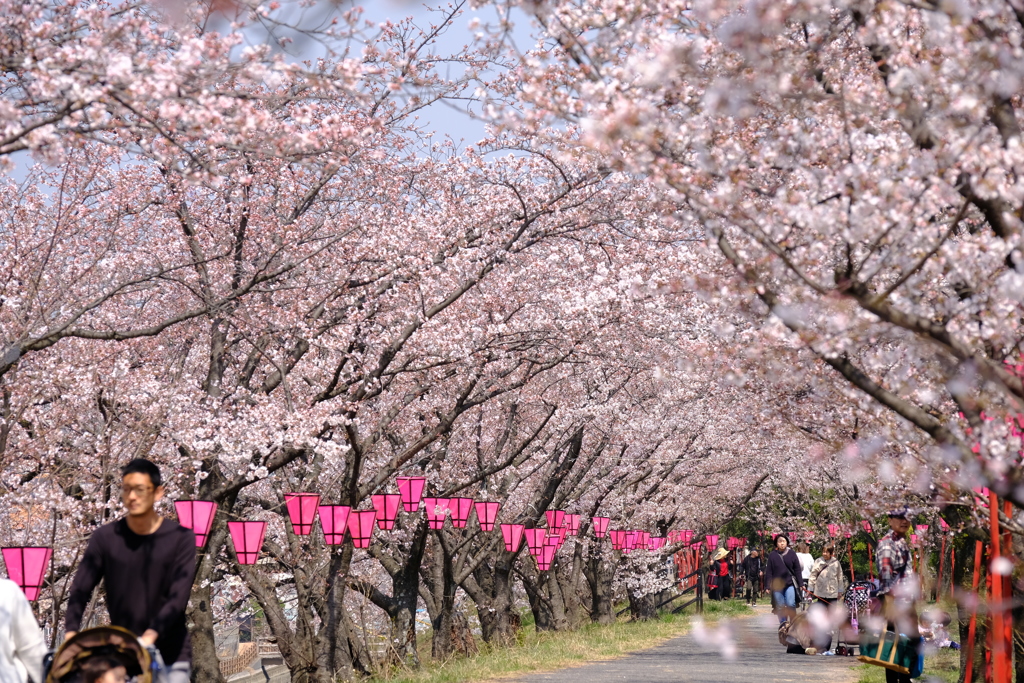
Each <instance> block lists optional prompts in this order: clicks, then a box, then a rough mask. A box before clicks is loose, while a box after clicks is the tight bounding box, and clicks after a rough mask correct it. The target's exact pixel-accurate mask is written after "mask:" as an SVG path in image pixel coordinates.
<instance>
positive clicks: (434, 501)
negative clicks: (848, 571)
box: [423, 497, 448, 531]
mask: <svg viewBox="0 0 1024 683" xmlns="http://www.w3.org/2000/svg"><path fill="white" fill-rule="evenodd" d="M423 508H424V509H425V510H426V512H427V525H428V526H429V527H430V528H431V529H433V530H434V531H438V530H440V529H443V528H444V517H445V515H446V514H447V512H448V499H447V498H429V497H428V498H424V499H423Z"/></svg>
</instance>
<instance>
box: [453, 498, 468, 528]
mask: <svg viewBox="0 0 1024 683" xmlns="http://www.w3.org/2000/svg"><path fill="white" fill-rule="evenodd" d="M451 510H452V526H453V527H455V528H456V529H465V528H466V522H468V521H469V513H471V512H472V511H473V499H472V498H452V499H451Z"/></svg>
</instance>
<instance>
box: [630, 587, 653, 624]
mask: <svg viewBox="0 0 1024 683" xmlns="http://www.w3.org/2000/svg"><path fill="white" fill-rule="evenodd" d="M628 593H629V613H630V617H631V619H632V620H633V621H650V620H652V619H657V618H658V594H657V593H648V594H647V595H636V594H635V593H633V591H629V592H628Z"/></svg>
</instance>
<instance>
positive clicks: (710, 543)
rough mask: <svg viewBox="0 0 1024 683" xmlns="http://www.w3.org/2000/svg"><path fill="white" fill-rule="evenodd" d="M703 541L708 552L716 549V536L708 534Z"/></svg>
mask: <svg viewBox="0 0 1024 683" xmlns="http://www.w3.org/2000/svg"><path fill="white" fill-rule="evenodd" d="M704 540H705V541H707V543H708V552H710V551H712V550H714V549H715V548H717V547H718V534H708V535H707V536H705V537H704Z"/></svg>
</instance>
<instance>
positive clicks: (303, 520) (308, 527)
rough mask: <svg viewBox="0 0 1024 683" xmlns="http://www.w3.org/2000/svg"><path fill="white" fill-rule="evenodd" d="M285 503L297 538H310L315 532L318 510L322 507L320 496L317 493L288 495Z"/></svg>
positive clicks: (285, 495) (285, 496)
mask: <svg viewBox="0 0 1024 683" xmlns="http://www.w3.org/2000/svg"><path fill="white" fill-rule="evenodd" d="M284 503H285V506H286V507H287V508H288V519H290V520H291V522H292V531H294V532H295V535H296V536H309V534H310V532H311V531H313V521H314V520H315V519H316V509H317V507H318V506H319V505H320V496H319V494H316V493H286V494H284Z"/></svg>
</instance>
